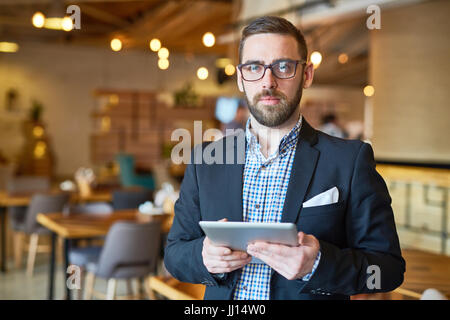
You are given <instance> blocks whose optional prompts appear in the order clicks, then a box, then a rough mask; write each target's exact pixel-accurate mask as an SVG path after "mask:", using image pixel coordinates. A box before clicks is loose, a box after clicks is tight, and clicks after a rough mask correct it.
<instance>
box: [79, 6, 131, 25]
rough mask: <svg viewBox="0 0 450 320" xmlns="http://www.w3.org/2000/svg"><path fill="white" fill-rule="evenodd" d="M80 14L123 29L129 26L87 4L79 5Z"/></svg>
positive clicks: (124, 21) (121, 20)
mask: <svg viewBox="0 0 450 320" xmlns="http://www.w3.org/2000/svg"><path fill="white" fill-rule="evenodd" d="M81 12H82V13H83V14H86V15H88V16H90V17H92V18H94V19H96V20H99V21H101V22H105V23H108V24H111V25H114V26H116V27H119V28H125V27H127V26H129V25H130V23H129V22H128V21H127V20H125V19H122V18H120V17H118V16H115V15H113V14H111V13H109V12H106V11H104V10H101V9H98V8H96V7H94V6H92V5H89V4H85V3H83V4H82V5H81Z"/></svg>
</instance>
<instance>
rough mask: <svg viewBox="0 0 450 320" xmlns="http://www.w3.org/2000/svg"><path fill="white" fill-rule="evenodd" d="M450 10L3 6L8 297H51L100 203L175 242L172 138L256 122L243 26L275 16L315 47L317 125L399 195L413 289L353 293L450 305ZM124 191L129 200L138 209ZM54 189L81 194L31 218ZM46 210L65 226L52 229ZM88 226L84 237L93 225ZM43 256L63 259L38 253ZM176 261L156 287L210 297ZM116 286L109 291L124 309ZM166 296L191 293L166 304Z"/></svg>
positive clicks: (306, 98) (286, 0) (17, 0)
mask: <svg viewBox="0 0 450 320" xmlns="http://www.w3.org/2000/svg"><path fill="white" fill-rule="evenodd" d="M449 12H450V2H449V1H446V0H429V1H426V0H422V1H421V0H396V1H394V0H371V1H365V0H277V1H271V0H216V1H214V0H168V1H163V0H149V1H127V0H117V1H113V0H110V1H102V0H81V1H64V0H1V1H0V208H1V209H0V210H1V211H0V212H1V216H0V218H1V220H0V223H1V230H2V234H1V238H0V241H1V243H2V260H1V261H2V271H1V272H0V284H2V286H0V299H45V298H51V297H53V296H52V295H50V291H49V294H48V295H47V291H48V286H50V284H49V283H51V281H50V282H49V279H48V268H49V266H52V263H55V261H54V254H50V255H49V254H48V252H53V253H55V250H57V249H58V248H59V249H60V251H61V252H62V257H61V258H60V259H59V260H58V261H59V262H58V261H56V263H57V264H58V263H62V264H63V266H65V269H64V270H66V269H67V266H68V264H69V262H70V261H71V259H72V258H71V256H70V254H68V251H69V248H75V249H80V250H81V249H83V248H88V247H89V244H88V245H86V244H83V243H82V244H79V243H77V244H75V243H73V242H74V241H72V240H74V239H75V240H77V239H78V238H80V239H81V238H82V237H81V236H80V235H79V234H77V233H76V232H75V233H70V232H72V231H71V230H72V229H70V228H71V226H72V227H73V226H74V225H75V222H73V221H72V222H71V223H72V224H70V223H69V224H64V223H66V220H64V219H68V217H69V216H70V215H72V214H73V215H72V217H77V216H76V213H75V212H85V211H89V210H90V209H89V206H92V205H98V204H105V205H107V206H106V207H101V209H99V210H98V211H100V212H101V214H105V212H106V215H107V216H108V217H109V216H111V215H114V213H115V212H116V211H120V210H122V211H121V212H122V213H123V210H129V211H130V216H127V219H130V221H134V220H133V219H135V213H136V212H137V213H139V214H140V215H147V216H146V218H149V217H150V218H149V219H150V220H158V219H156V218H155V217H152V215H155V216H156V215H158V214H160V213H161V212H163V213H162V214H163V215H164V217H165V218H164V219H160V220H162V227H161V230H160V232H161V235H162V239H161V242H160V244H158V245H159V246H160V247H162V246H163V241H164V234H165V233H166V231H167V230H168V229H170V223H171V220H170V219H171V217H173V203H174V201H175V200H176V198H177V191H178V190H179V185H180V183H181V181H182V179H183V174H184V169H185V166H184V165H177V164H175V163H173V162H172V161H171V159H170V155H171V151H172V148H173V147H174V145H176V144H177V143H178V142H179V141H178V140H175V141H173V140H172V139H171V135H172V132H173V131H174V130H175V129H179V128H184V129H186V130H188V131H189V132H191V134H192V137H194V121H195V120H199V121H202V127H201V129H202V132H201V133H200V136H201V135H203V133H204V132H205V131H206V130H207V129H212V128H216V129H218V130H220V131H221V132H223V133H225V130H226V129H236V128H242V127H243V126H244V124H245V121H246V119H247V118H248V110H247V107H246V105H245V102H244V99H243V96H242V94H241V93H240V92H239V91H238V88H237V86H236V65H237V64H238V63H239V62H238V56H237V53H238V50H237V48H238V45H239V39H240V32H241V31H242V28H243V27H244V26H245V25H246V24H248V22H249V21H251V20H252V19H253V18H256V17H259V16H262V15H277V16H282V17H285V18H287V19H288V20H289V21H291V22H292V23H293V24H294V25H296V26H297V27H299V28H300V29H301V30H302V31H303V33H304V35H305V37H306V40H307V43H308V49H309V59H310V61H312V62H313V63H314V67H315V76H314V82H313V85H312V87H311V88H309V89H307V90H304V92H303V98H302V100H301V108H302V112H303V115H304V116H305V118H306V119H307V120H308V122H309V123H310V124H311V125H312V126H313V127H315V128H316V129H319V130H322V131H324V132H327V133H329V134H332V135H335V136H339V137H342V138H345V139H361V140H364V141H366V142H368V143H371V144H372V146H373V148H374V152H375V158H376V161H377V170H378V172H379V173H380V174H381V175H382V176H383V178H384V179H385V181H386V183H387V185H388V188H389V191H390V194H391V196H392V199H393V208H394V214H395V220H396V223H397V229H398V233H399V237H400V242H401V246H402V249H404V254H405V259H406V260H407V273H406V275H405V283H404V284H403V285H402V287H401V288H400V290H397V291H396V292H393V293H390V294H387V295H373V296H370V295H359V296H355V297H353V298H354V299H420V298H423V296H424V294H425V291H426V290H427V289H437V291H436V292H434V291H432V294H431V296H432V297H434V298H436V297H438V298H448V297H450V262H449V261H450V258H449V255H450V240H449V238H448V234H449V230H450V219H449V186H450V143H449V142H448V141H449V138H450V108H449V102H450V93H449V90H448V88H449V87H450V76H449V75H450V62H449V56H450V39H449V36H448V34H449V32H450V20H449V19H448V14H449ZM217 138H218V135H217V134H208V133H206V134H204V135H203V139H204V140H211V139H217ZM189 143H190V144H191V146H193V145H194V141H191V142H189ZM115 192H128V193H131V194H132V195H131V196H130V197H131V198H130V197H129V198H126V199H125V200H123V201H125V205H124V206H123V205H120V204H118V203H119V202H120V201H119V200H117V199H118V198H117V197H118V195H116V197H115ZM143 192H144V194H145V195H144V196H142V193H143ZM145 192H147V193H145ZM43 193H51V194H53V195H54V194H57V193H62V194H66V195H67V194H68V195H69V198H68V199H66V200H65V201H63V202H64V203H63V204H62V205H61V206H51V205H47V206H45V205H44V207H39V205H36V206H35V208H34V207H33V205H32V204H33V203H34V202H36V203H38V201H37V200H36V199H34V198H35V196H36V195H37V194H43ZM136 194H140V196H142V197H140V196H137V198H136ZM133 197H134V198H133ZM130 199H131V200H130ZM133 199H134V200H133ZM33 201H34V202H33ZM46 201H47V200H46ZM49 201H50V200H49ZM52 201H53V200H52ZM118 201H119V202H118ZM52 203H53V202H52ZM38 204H39V203H38ZM47 204H48V203H47ZM142 204H146V206H144V207H141V208H140V209H139V205H142ZM74 206H85V207H82V208H78V209H74ZM33 208H34V209H33ZM36 208H37V209H36ZM157 209H161V210H160V211H161V212H159V211H158V210H157ZM155 210H156V211H155ZM94 211H95V210H94ZM45 212H51V213H60V216H55V217H56V218H54V219H53V220H52V219H50V220H46V218H45V217H41V218H39V217H37V216H38V214H39V213H45ZM64 212H65V213H64ZM155 212H158V213H155ZM88 216H89V215H88ZM58 217H60V218H61V217H63V218H64V219H63V220H58V221H59V222H60V223H61V225H57V227H55V223H56V222H55V221H57V219H59V218H58ZM89 217H90V216H89ZM121 217H122V218H123V216H121ZM27 219H28V220H27ZM36 219H37V220H36ZM55 219H56V220H55ZM83 219H84V220H83ZM83 219H82V220H81V221H82V222H80V221H78V220H77V222H76V223H77V224H76V226H77V228H78V229H77V232H78V231H79V230H81V231H83V232H85V231H86V230H88V229H89V228H90V225H91V220H86V219H87V218H83ZM95 219H97V220H95ZM102 219H110V218H105V217H104V216H103V218H102ZM93 220H95V221H98V218H93ZM150 220H149V221H150ZM26 221H28V222H26ZM29 221H31V222H29ZM36 221H39V223H38V224H37V226H31V224H32V223H35V222H36ZM105 221H106V220H105ZM108 221H109V222H108V224H107V226H106V227H105V224H103V225H102V227H99V229H98V230H101V231H98V234H102V235H103V236H104V235H106V234H108V232H110V231H111V230H110V227H111V226H112V223H113V222H115V221H116V220H115V219H112V220H111V219H110V220H108ZM160 222H161V221H160ZM59 227H60V228H59ZM36 228H37V229H36ZM39 228H40V229H39ZM52 228H53V229H52ZM64 228H69V229H70V230H69V229H64ZM102 228H103V229H102ZM61 230H62V231H61ZM67 230H69V231H67ZM89 230H90V229H89ZM81 231H80V232H81ZM91 231H92V230H91ZM38 234H39V235H40V237H39V240H37V236H36V235H38ZM74 234H75V235H74ZM98 234H96V235H98ZM52 235H56V236H57V238H58V239H60V241H59V240H58V241H57V243H56V244H55V243H54V242H55V241H53V240H52V239H54V238H53V237H52ZM91 235H92V233H89V232H87V233H86V234H84V238H89V237H90V236H91ZM77 237H78V238H77ZM84 238H83V239H84ZM78 240H79V239H78ZM97 240H98V241H100V242H99V243H100V244H99V245H100V247H102V246H103V242H102V240H101V239H100V240H99V239H97ZM103 240H104V239H103ZM41 243H42V244H43V245H47V246H49V248H53V249H49V250H47V251H46V250H42V251H43V252H47V253H44V254H41V253H40V250H38V249H37V248H38V247H39V245H40V244H41ZM58 243H60V245H59V246H58ZM73 251H74V252H75V251H76V250H73ZM81 251H82V250H81ZM82 253H83V254H86V252H82ZM91 253H92V252H91ZM97 253H98V252H97ZM52 257H53V260H51V259H52ZM161 257H162V254H160V257H159V258H158V259H159V260H158V261H159V262H158V263H157V265H158V266H159V267H158V268H156V269H157V270H156V271H155V270H152V272H153V273H152V274H153V277H151V278H150V280H151V281H150V280H149V281H147V280H146V281H143V283H144V284H143V286H144V288H143V289H142V288H141V289H142V290H141V291H142V292H144V291H145V292H147V293H150V294H153V295H152V297H153V298H155V297H156V298H162V299H164V298H186V297H189V295H190V297H194V298H195V297H200V296H201V292H202V290H203V289H202V287H201V286H197V287H194V288H191V287H189V286H188V285H186V284H182V283H178V282H176V281H175V280H174V279H170V277H168V275H167V274H165V273H164V270H163V268H162V266H161V265H160V262H161ZM22 258H23V260H24V261H23V263H22ZM97 258H98V255H97ZM49 259H50V260H49ZM149 259H150V258H149ZM25 260H26V267H25ZM52 261H53V262H52ZM99 263H100V262H99ZM64 270H63V269H62V268H58V271H57V273H56V276H57V277H65V273H64V272H63V271H64ZM133 272H135V271H133ZM133 272H131V274H132V275H134V276H133V277H134V278H145V279H147V278H146V277H143V276H142V275H140V276H139V277H138V276H137V274H136V273H133ZM24 273H27V274H28V275H29V277H22V275H23V274H24ZM94 273H95V272H94ZM97 276H99V275H97ZM103 276H104V278H105V279H107V280H108V279H113V278H114V277H115V276H114V275H108V276H106V275H103ZM130 277H131V276H130ZM133 277H131V278H133ZM424 278H426V280H424ZM152 281H153V282H152ZM158 281H159V282H158ZM2 282H3V283H2ZM111 283H112V282H109V280H108V282H105V283H104V288H103V289H105V291H108V293H109V294H110V295H109V297H111V296H112V297H115V296H114V295H112V293H111V292H113V291H114V290H115V289H114V290H113V291H111V290H112V289H111V288H114V285H112V284H111ZM127 283H128V282H127ZM51 286H53V285H51ZM55 286H56V287H55V288H54V292H53V293H52V294H53V295H54V293H55V292H56V293H57V294H56V295H57V297H56V298H60V296H61V295H62V294H64V295H63V297H65V298H68V297H70V296H71V293H70V292H69V291H65V289H64V282H63V281H62V280H61V281H56V284H55ZM136 286H137V289H138V291H139V288H140V284H139V282H138V284H136ZM164 286H167V287H169V288H171V289H173V288H179V289H180V292H181V293H180V294H187V296H183V295H181V296H170V294H166V295H164V294H165V293H164V292H166V293H167V291H164ZM161 287H163V289H161V290H162V291H158V290H159V289H158V288H161ZM52 288H53V287H52ZM152 288H153V289H152ZM155 288H156V289H155ZM128 289H130V286H127V290H128ZM144 289H145V290H144ZM147 289H148V290H147ZM124 290H125V289H124ZM152 290H153V291H152ZM75 291H79V290H75ZM119 291H120V290H119ZM128 291H129V290H128ZM128 291H127V292H128ZM169 291H170V290H169ZM114 292H115V291H114ZM170 292H172V291H170ZM155 294H156V296H155ZM433 294H434V295H433ZM425 296H426V295H425Z"/></svg>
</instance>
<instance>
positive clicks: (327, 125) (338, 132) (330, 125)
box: [319, 113, 345, 138]
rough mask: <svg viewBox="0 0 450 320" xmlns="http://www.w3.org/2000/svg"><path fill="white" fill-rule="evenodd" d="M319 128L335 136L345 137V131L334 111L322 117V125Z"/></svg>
mask: <svg viewBox="0 0 450 320" xmlns="http://www.w3.org/2000/svg"><path fill="white" fill-rule="evenodd" d="M319 130H320V131H322V132H325V133H326V134H328V135H330V136H333V137H338V138H345V133H344V131H343V130H342V129H341V128H340V127H339V125H338V124H337V119H336V115H335V114H334V113H330V114H327V115H325V116H324V117H323V118H322V125H321V126H320V128H319Z"/></svg>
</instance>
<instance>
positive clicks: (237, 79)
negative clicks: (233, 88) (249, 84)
mask: <svg viewBox="0 0 450 320" xmlns="http://www.w3.org/2000/svg"><path fill="white" fill-rule="evenodd" d="M236 75H237V77H236V81H237V85H238V88H239V91H240V92H244V85H243V84H242V77H241V71H240V70H239V69H238V68H236Z"/></svg>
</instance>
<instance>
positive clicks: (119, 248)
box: [96, 221, 161, 279]
mask: <svg viewBox="0 0 450 320" xmlns="http://www.w3.org/2000/svg"><path fill="white" fill-rule="evenodd" d="M160 246H161V224H160V222H159V221H152V222H148V223H136V222H124V221H120V222H116V223H115V224H114V225H113V226H112V227H111V229H110V230H109V232H108V234H107V236H106V240H105V245H104V246H103V249H102V252H101V254H100V258H99V261H98V266H97V271H96V275H97V276H99V277H101V278H104V279H108V278H127V279H129V278H141V277H145V276H147V275H149V274H150V273H152V272H153V271H155V268H156V263H157V260H158V257H159V251H160Z"/></svg>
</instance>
